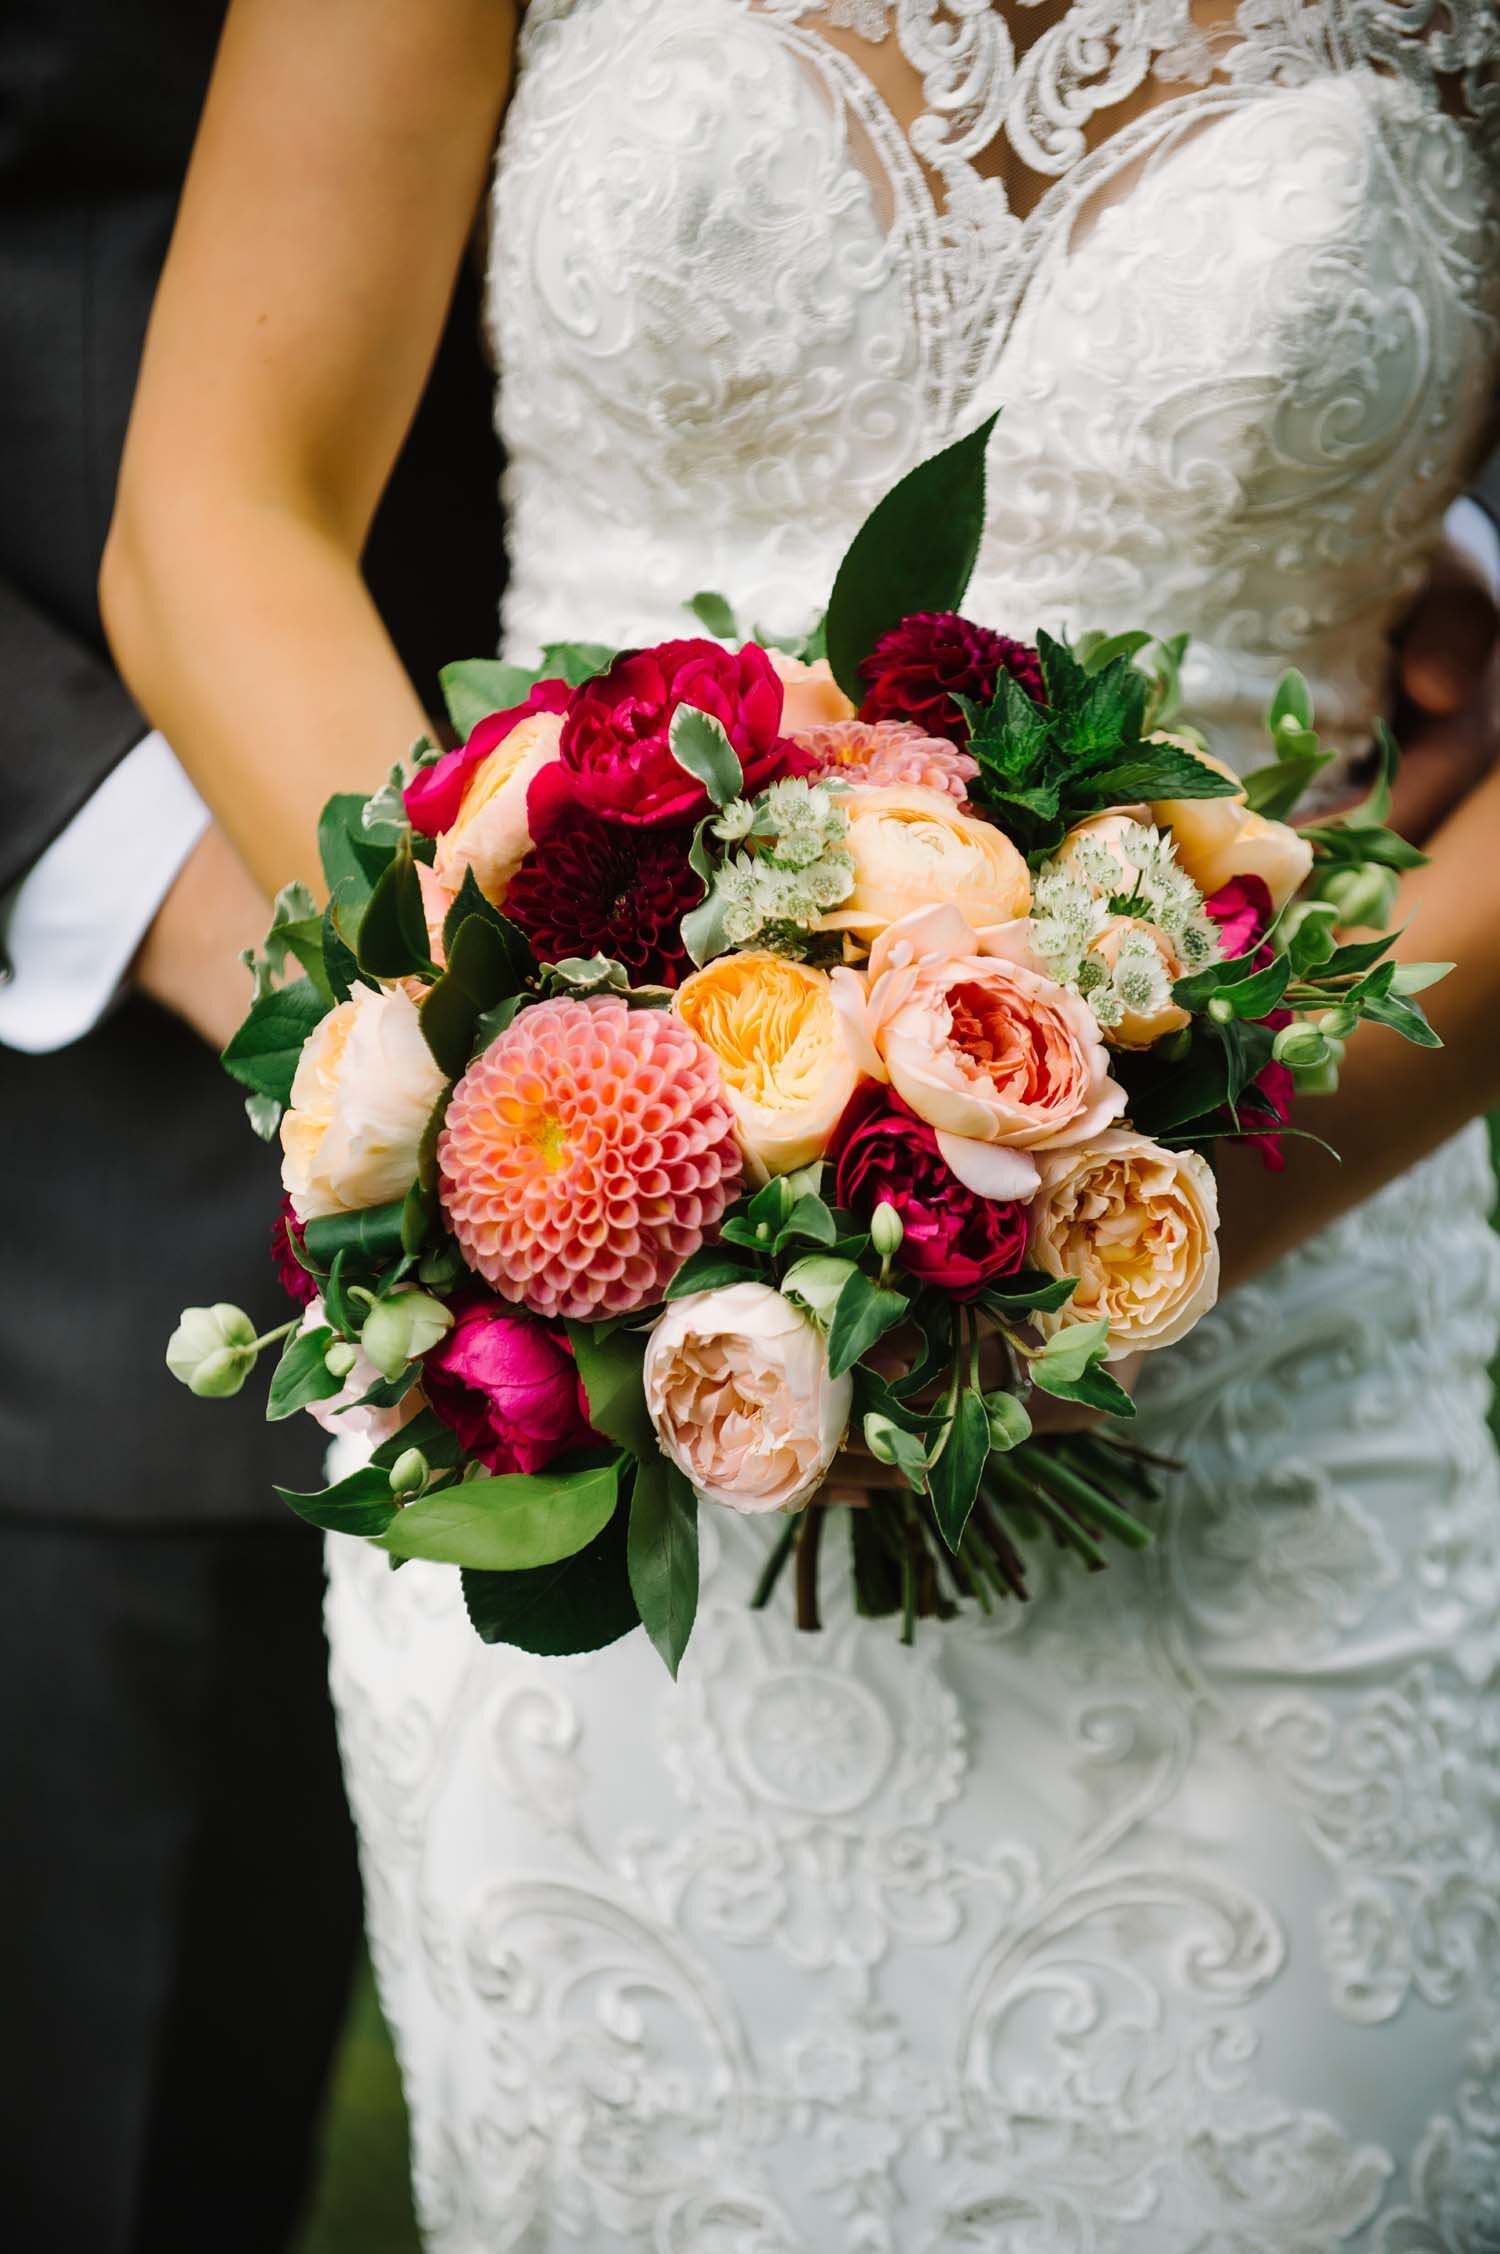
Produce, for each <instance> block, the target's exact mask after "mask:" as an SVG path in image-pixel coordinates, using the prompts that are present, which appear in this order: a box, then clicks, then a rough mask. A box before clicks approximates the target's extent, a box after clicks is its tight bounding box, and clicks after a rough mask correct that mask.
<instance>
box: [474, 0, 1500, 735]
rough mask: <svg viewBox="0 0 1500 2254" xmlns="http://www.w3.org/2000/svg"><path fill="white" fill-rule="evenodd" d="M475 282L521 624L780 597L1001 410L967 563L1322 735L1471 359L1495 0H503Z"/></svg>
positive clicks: (1491, 222)
mask: <svg viewBox="0 0 1500 2254" xmlns="http://www.w3.org/2000/svg"><path fill="white" fill-rule="evenodd" d="M490 307H491V320H492V327H493V331H494V339H495V344H496V350H497V358H498V362H499V366H500V370H501V387H500V401H501V407H500V420H501V427H502V434H503V437H504V440H505V444H506V448H507V453H508V457H509V463H510V468H509V473H508V493H509V501H510V506H511V511H512V583H511V591H510V596H509V600H508V606H507V613H506V638H507V641H508V643H509V645H510V646H511V647H512V648H514V649H515V651H516V652H517V654H522V653H528V654H529V653H530V652H531V651H532V650H534V649H535V647H536V646H537V645H539V644H540V643H541V642H543V641H545V640H548V639H559V638H563V637H565V636H567V635H577V634H585V635H588V636H589V637H591V638H597V639H613V640H617V641H619V642H631V641H640V640H646V639H650V638H653V637H656V636H660V635H662V634H664V633H669V632H671V631H673V630H675V629H678V628H680V626H681V623H682V611H681V607H680V606H681V604H682V602H683V599H684V597H686V596H687V595H690V594H691V593H692V592H694V590H695V589H696V588H698V587H700V586H705V585H706V586H717V587H719V588H721V589H722V590H723V591H724V592H725V593H727V594H728V595H729V596H730V597H731V598H732V599H733V600H734V601H735V603H736V605H737V606H738V608H739V610H740V612H741V616H742V618H743V619H744V620H745V621H746V622H747V623H758V624H760V625H763V626H765V627H767V628H769V629H772V630H775V629H783V630H784V629H788V628H791V629H795V628H798V627H801V626H804V625H805V624H806V623H808V621H809V618H810V615H811V614H812V613H813V611H814V610H815V609H816V607H817V604H818V603H819V601H820V600H821V599H822V598H823V597H824V595H826V591H827V586H828V583H829V580H830V578H831V575H832V571H833V569H834V566H835V565H836V563H837V560H838V557H839V555H840V553H841V552H842V549H843V546H844V544H845V543H846V541H847V539H848V537H849V534H850V532H851V531H852V530H853V528H854V526H855V525H856V524H857V523H858V521H859V519H860V518H861V516H862V515H863V514H864V513H865V511H866V510H867V509H868V508H869V506H870V505H871V503H872V502H873V501H874V500H875V499H876V498H877V497H878V495H879V494H880V492H881V491H882V490H883V489H884V488H885V487H886V486H888V485H889V484H890V483H891V482H892V480H893V479H894V478H895V477H896V476H898V475H899V474H900V473H901V471H903V470H904V469H905V468H907V467H908V466H909V465H910V464H911V463H912V462H913V461H915V460H917V459H919V458H920V457H921V456H922V455H923V454H924V453H927V452H930V451H932V450H933V449H934V448H936V447H937V446H939V445H941V444H943V443H944V442H945V441H946V440H948V439H949V438H951V437H952V436H953V435H955V434H956V433H957V432H959V431H961V430H963V429H966V428H968V427H971V426H972V425H973V424H974V423H975V422H977V421H978V420H979V419H980V418H981V417H982V416H983V415H985V414H987V413H988V412H989V411H990V410H991V409H992V408H994V407H1001V408H1002V409H1003V414H1002V418H1001V423H1000V426H999V429H998V432H997V434H996V438H995V441H994V446H993V452H992V457H991V460H992V496H991V509H990V520H989V526H988V533H987V537H986V540H985V543H984V547H983V551H982V554H981V558H980V562H979V567H978V570H977V572H976V575H975V580H974V585H973V588H972V590H971V595H970V598H969V603H970V608H971V609H972V610H973V611H974V612H975V613H976V615H979V616H982V617H986V618H988V619H990V620H992V621H993V622H994V623H996V624H998V625H1001V626H1004V627H1006V628H1008V629H1009V630H1011V631H1014V632H1018V633H1029V632H1030V631H1031V630H1032V628H1033V627H1035V626H1036V625H1037V624H1045V625H1048V626H1051V627H1054V628H1056V627H1059V626H1061V627H1063V628H1068V627H1071V626H1079V625H1083V624H1089V625H1097V626H1102V627H1105V628H1111V629H1113V628H1117V627H1129V626H1142V625H1144V626H1148V627H1155V628H1159V629H1161V630H1163V631H1177V630H1184V629H1186V630H1189V631H1191V633H1192V635H1193V637H1194V651H1193V655H1192V659H1191V664H1190V672H1189V680H1188V689H1189V694H1190V697H1191V700H1192V703H1193V706H1194V708H1195V709H1196V711H1197V713H1198V715H1199V716H1200V717H1201V718H1202V719H1203V720H1204V721H1205V722H1206V723H1207V724H1208V725H1209V726H1210V728H1211V729H1213V731H1214V732H1215V735H1216V738H1217V740H1218V742H1219V744H1220V747H1221V748H1222V749H1224V750H1225V751H1226V752H1227V753H1228V754H1229V755H1230V756H1231V757H1234V756H1240V757H1254V756H1257V754H1256V750H1255V745H1254V736H1255V733H1256V731H1257V729H1258V725H1259V716H1260V713H1261V711H1262V710H1263V708H1264V705H1265V702H1266V698H1267V694H1268V691H1269V688H1270V686H1271V685H1272V684H1273V682H1274V680H1275V678H1276V677H1277V675H1278V674H1279V673H1280V672H1281V671H1282V670H1283V669H1284V668H1285V667H1286V666H1287V665H1288V664H1298V665H1300V666H1301V667H1302V668H1303V670H1304V671H1305V672H1307V674H1308V675H1309V677H1310V678H1311V679H1312V681H1313V683H1314V689H1315V694H1316V696H1317V699H1318V703H1319V709H1320V714H1321V715H1322V717H1323V718H1324V720H1325V721H1326V722H1327V724H1328V726H1329V729H1330V733H1331V735H1332V736H1333V738H1334V740H1335V741H1337V742H1340V743H1341V744H1343V745H1345V746H1347V747H1348V748H1349V749H1350V750H1353V749H1355V748H1357V747H1358V746H1360V745H1362V744H1363V743H1364V742H1365V741H1366V740H1367V739H1368V730H1369V723H1370V720H1371V718H1372V716H1373V714H1374V713H1375V711H1376V710H1378V709H1379V707H1380V704H1381V701H1382V697H1383V692H1384V671H1385V647H1386V633H1387V629H1388V627H1389V625H1390V622H1391V619H1392V617H1393V614H1394V613H1395V612H1396V611H1397V610H1398V609H1399V608H1400V606H1401V605H1402V603H1403V602H1404V601H1405V600H1406V598H1407V597H1408V595H1409V593H1410V591H1411V589H1412V587H1413V586H1414V584H1415V583H1416V581H1417V579H1418V578H1419V576H1420V573H1421V570H1422V566H1423V562H1424V558H1425V555H1426V553H1427V551H1428V549H1429V547H1430V545H1431V543H1432V541H1433V539H1434V538H1435V536H1436V531H1437V527H1438V525H1439V523H1440V520H1441V516H1442V512H1443V509H1444V507H1445V506H1446V504H1447V502H1448V500H1449V499H1450V497H1451V496H1452V494H1453V493H1454V492H1455V490H1456V489H1457V488H1458V487H1459V485H1460V484H1461V482H1462V480H1463V477H1464V475H1465V472H1466V469H1467V468H1468V466H1469V465H1470V463H1471V460H1472V457H1473V454H1474V451H1475V448H1476V445H1477V444H1478V441H1479V437H1480V433H1481V430H1482V428H1483V424H1484V418H1485V415H1486V412H1487V409H1488V407H1489V404H1490V402H1491V401H1492V399H1493V396H1494V387H1495V370H1496V365H1497V350H1500V344H1497V340H1500V10H1496V9H1495V8H1493V7H1492V6H1491V5H1489V4H1488V0H1408V4H1404V5H1403V4H1392V0H1242V4H1241V5H1240V6H1239V7H1238V8H1237V9H1235V8H1234V7H1233V5H1232V0H1200V5H1199V7H1198V8H1197V9H1195V8H1194V6H1193V5H1191V4H1190V0H1075V4H1074V5H1072V6H1070V7H1065V8H1062V9H1061V10H1059V8H1058V7H1056V6H1055V5H1048V4H1047V0H1040V4H1038V0H1020V4H1019V5H1014V6H1011V7H1009V8H997V7H993V6H991V5H990V4H989V0H821V4H817V0H812V4H810V0H531V6H530V8H529V10H528V12H527V16H526V21H525V28H524V31H523V35H522V49H521V57H520V71H519V81H518V88H517V93H516V96H515V100H514V103H513V105H512V110H511V114H510V118H509V121H508V123H507V127H506V132H505V138H504V144H503V149H502V155H501V161H500V165H499V167H498V171H497V179H496V190H495V198H494V211H493V251H492V263H491V274H490Z"/></svg>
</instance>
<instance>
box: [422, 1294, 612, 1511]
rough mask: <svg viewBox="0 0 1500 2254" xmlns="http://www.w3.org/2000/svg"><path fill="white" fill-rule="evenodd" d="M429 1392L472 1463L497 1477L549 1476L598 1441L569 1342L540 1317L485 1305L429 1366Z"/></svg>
mask: <svg viewBox="0 0 1500 2254" xmlns="http://www.w3.org/2000/svg"><path fill="white" fill-rule="evenodd" d="M422 1391H423V1392H424V1393H425V1395H426V1396H427V1401H428V1405H429V1407H430V1408H431V1409H432V1411H433V1414H434V1415H435V1416H438V1417H441V1419H442V1421H443V1423H444V1424H445V1425H447V1426H448V1427H449V1429H450V1431H452V1432H455V1433H456V1434H457V1435H458V1438H459V1440H460V1441H461V1443H462V1444H463V1446H464V1448H465V1449H466V1450H467V1452H468V1453H469V1454H470V1455H473V1456H477V1457H478V1458H479V1460H480V1462H481V1463H483V1464H485V1465H487V1466H488V1467H489V1469H490V1470H491V1471H494V1472H517V1471H520V1472H535V1471H545V1470H546V1468H547V1466H548V1464H550V1463H551V1462H552V1461H553V1460H554V1458H555V1457H557V1456H561V1455H565V1454H566V1453H567V1451H568V1450H569V1449H570V1448H582V1447H585V1446H587V1444H588V1443H589V1442H590V1441H591V1440H592V1439H594V1437H595V1435H594V1433H593V1432H592V1431H591V1429H590V1426H589V1418H588V1397H587V1395H586V1394H585V1392H584V1390H583V1380H582V1378H581V1377H580V1376H579V1374H578V1367H577V1364H576V1363H575V1362H574V1360H573V1357H572V1354H571V1353H570V1352H569V1350H568V1347H567V1345H566V1344H565V1342H564V1341H563V1340H562V1339H560V1338H559V1337H557V1336H556V1334H555V1333H554V1332H553V1331H551V1330H549V1329H548V1328H547V1326H546V1324H545V1323H540V1322H538V1321H537V1320H536V1318H535V1316H532V1315H525V1314H521V1313H519V1312H518V1311H517V1310H516V1309H515V1308H514V1307H505V1306H502V1305H501V1304H500V1302H499V1301H498V1300H494V1299H479V1300H475V1301H473V1302H472V1303H471V1304H470V1305H468V1306H467V1307H464V1308H462V1309H461V1310H460V1311H459V1312H458V1314H457V1319H456V1321H455V1322H454V1325H453V1328H452V1330H450V1331H449V1332H448V1334H447V1336H446V1338H444V1339H443V1340H442V1341H441V1342H440V1343H439V1344H438V1345H437V1346H435V1347H433V1348H432V1350H431V1352H430V1353H428V1354H427V1355H426V1356H425V1357H424V1358H423V1362H422Z"/></svg>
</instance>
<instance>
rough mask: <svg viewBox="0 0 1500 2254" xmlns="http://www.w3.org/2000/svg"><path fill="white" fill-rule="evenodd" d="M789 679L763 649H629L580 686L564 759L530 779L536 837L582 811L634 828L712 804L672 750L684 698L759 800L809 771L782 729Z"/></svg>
mask: <svg viewBox="0 0 1500 2254" xmlns="http://www.w3.org/2000/svg"><path fill="white" fill-rule="evenodd" d="M782 693H783V692H782V686H781V683H780V681H779V680H778V679H777V677H776V673H775V670H774V669H773V667H772V664H771V661H770V659H769V658H768V657H767V655H766V653H765V651H764V650H763V649H760V648H758V647H757V645H756V644H755V643H753V642H751V643H747V644H746V646H745V648H744V649H742V650H738V651H735V650H726V649H722V648H721V647H720V646H719V644H718V643H717V642H709V641H703V640H694V639H689V640H686V641H681V642H659V643H657V645H656V646H655V648H653V649H649V650H626V651H624V652H623V653H622V654H621V655H620V656H619V657H617V658H616V659H615V661H614V663H613V665H611V666H610V667H609V669H608V670H607V672H604V673H599V674H596V675H595V677H594V679H593V680H592V681H586V682H585V683H584V684H583V686H582V688H580V689H577V690H575V691H574V693H573V701H572V703H571V705H570V706H569V708H568V717H567V720H566V722H565V724H564V727H563V732H562V744H561V756H560V758H559V759H558V760H557V761H556V762H555V763H554V764H553V765H552V766H550V767H547V768H544V769H543V771H542V772H541V774H539V775H538V776H537V777H536V778H535V780H534V781H533V783H532V786H531V796H530V799H529V801H528V816H529V820H530V826H531V834H532V836H533V837H534V838H536V839H537V840H538V842H540V840H541V839H542V838H543V837H544V836H546V835H547V834H548V833H549V832H551V831H552V830H553V829H554V828H555V827H556V826H557V825H558V823H559V821H560V820H566V819H571V816H572V811H573V810H574V809H575V808H582V809H584V810H585V811H586V812H588V813H591V814H597V815H602V816H603V817H604V819H605V820H606V821H610V822H620V823H624V824H627V825H630V826H633V827H638V828H644V829H655V828H659V827H678V828H682V827H686V826H687V825H689V824H691V823H693V822H696V821H698V820H699V819H700V818H701V817H702V816H703V815H705V814H708V813H711V812H712V811H713V809H712V805H711V803H710V800H709V797H708V793H707V792H706V791H705V790H704V788H703V785H702V784H701V783H699V782H696V781H695V780H694V779H693V777H692V776H691V775H690V774H688V772H687V770H686V769H685V768H683V767H680V766H679V765H678V763H677V761H676V759H675V758H674V757H673V754H672V749H671V744H670V742H669V740H668V736H669V731H670V728H671V724H672V716H673V714H674V713H675V712H676V710H677V707H678V706H679V705H680V704H691V705H696V707H697V708H698V710H699V711H700V712H706V713H708V714H709V715H710V716H711V717H712V718H713V719H715V720H717V721H719V722H720V724H721V725H722V727H723V728H724V731H725V733H726V734H727V735H728V737H729V740H730V742H731V743H732V744H733V746H734V749H735V752H736V754H737V755H738V758H739V762H740V765H741V767H742V768H743V769H744V775H745V784H744V790H745V796H746V797H747V798H750V797H753V796H754V794H755V792H756V791H758V790H764V788H765V786H766V784H767V783H771V782H775V781H776V780H777V779H778V777H780V776H782V775H791V774H798V775H800V774H804V773H806V771H807V769H808V767H809V766H810V765H811V762H810V760H808V759H807V757H806V756H805V754H803V753H802V752H800V751H799V750H798V749H797V747H796V745H795V744H793V743H790V742H788V741H787V740H786V739H785V738H784V737H783V736H782V734H781V706H782Z"/></svg>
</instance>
